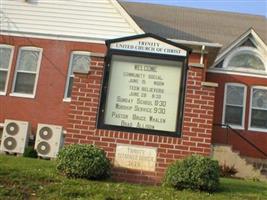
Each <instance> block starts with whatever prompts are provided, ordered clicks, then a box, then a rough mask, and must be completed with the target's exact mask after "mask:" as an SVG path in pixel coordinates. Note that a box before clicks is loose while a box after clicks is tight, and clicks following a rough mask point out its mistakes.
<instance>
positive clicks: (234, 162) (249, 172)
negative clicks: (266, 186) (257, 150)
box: [213, 145, 267, 180]
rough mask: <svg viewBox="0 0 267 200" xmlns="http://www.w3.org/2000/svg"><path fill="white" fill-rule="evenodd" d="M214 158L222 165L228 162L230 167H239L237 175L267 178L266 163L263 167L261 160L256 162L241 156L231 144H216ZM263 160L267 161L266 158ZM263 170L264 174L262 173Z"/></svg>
mask: <svg viewBox="0 0 267 200" xmlns="http://www.w3.org/2000/svg"><path fill="white" fill-rule="evenodd" d="M213 158H214V159H216V160H218V161H219V163H220V165H224V164H226V165H227V166H229V167H231V166H234V167H235V168H236V169H237V173H236V174H235V176H236V177H240V178H251V179H255V178H257V179H260V180H267V176H265V173H266V175H267V170H266V171H265V163H264V168H263V164H262V163H261V164H259V162H257V163H256V162H255V160H252V159H246V158H245V157H242V156H240V154H239V152H237V151H233V149H232V147H231V146H229V145H214V146H213ZM263 161H264V162H265V160H263ZM266 164H267V162H266ZM254 165H255V167H254ZM262 170H263V172H264V176H263V175H262V174H261V171H262Z"/></svg>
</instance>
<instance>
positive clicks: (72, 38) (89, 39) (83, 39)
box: [0, 30, 105, 44]
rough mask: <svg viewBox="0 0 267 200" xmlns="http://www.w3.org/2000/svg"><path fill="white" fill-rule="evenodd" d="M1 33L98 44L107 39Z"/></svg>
mask: <svg viewBox="0 0 267 200" xmlns="http://www.w3.org/2000/svg"><path fill="white" fill-rule="evenodd" d="M0 34H1V35H7V36H18V37H28V38H38V39H49V40H61V41H71V42H86V43H96V44H105V39H100V38H89V37H88V38H86V37H79V36H72V37H69V36H62V35H60V36H59V35H53V34H37V33H30V32H29V33H26V32H18V31H12V32H10V31H3V30H2V31H0Z"/></svg>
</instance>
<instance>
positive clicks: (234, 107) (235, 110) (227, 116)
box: [223, 83, 246, 128]
mask: <svg viewBox="0 0 267 200" xmlns="http://www.w3.org/2000/svg"><path fill="white" fill-rule="evenodd" d="M245 103H246V86H245V85H242V84H238V83H227V84H226V85H225V93H224V110H223V124H228V125H231V126H232V127H233V128H244V116H245Z"/></svg>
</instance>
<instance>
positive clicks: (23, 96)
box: [9, 93, 35, 99]
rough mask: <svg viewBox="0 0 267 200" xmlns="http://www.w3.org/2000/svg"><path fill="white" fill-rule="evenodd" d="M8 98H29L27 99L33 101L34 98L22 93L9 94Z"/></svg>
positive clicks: (31, 95)
mask: <svg viewBox="0 0 267 200" xmlns="http://www.w3.org/2000/svg"><path fill="white" fill-rule="evenodd" d="M9 96H12V97H22V98H29V99H34V97H35V96H34V95H33V94H22V93H11V94H9Z"/></svg>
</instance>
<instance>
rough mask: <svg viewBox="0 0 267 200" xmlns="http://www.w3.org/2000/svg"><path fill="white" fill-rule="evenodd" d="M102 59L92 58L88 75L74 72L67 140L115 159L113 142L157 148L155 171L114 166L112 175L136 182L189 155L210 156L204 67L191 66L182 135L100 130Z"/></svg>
mask: <svg viewBox="0 0 267 200" xmlns="http://www.w3.org/2000/svg"><path fill="white" fill-rule="evenodd" d="M103 64H104V63H103V59H102V58H95V57H94V58H93V59H92V61H91V68H90V72H89V74H88V75H81V74H76V75H75V78H74V86H73V93H72V101H71V105H70V112H69V120H68V128H67V132H68V133H67V136H66V143H67V144H71V143H88V144H95V145H97V146H98V147H101V148H103V149H104V150H105V151H106V152H107V156H108V157H109V158H110V159H111V161H112V162H114V157H115V150H116V144H117V143H122V144H131V145H143V146H147V147H157V153H158V155H157V162H156V171H155V172H145V171H138V170H127V169H114V170H113V175H114V178H116V179H117V180H121V181H125V180H127V181H130V182H137V183H158V182H160V180H161V178H162V176H163V174H164V171H165V169H166V167H167V166H168V165H169V164H170V163H172V162H173V161H174V160H176V159H179V158H183V157H185V156H187V155H189V154H193V153H197V154H202V155H207V156H208V155H210V153H211V130H212V119H213V106H214V95H215V89H214V88H209V87H203V86H201V82H202V81H203V77H202V76H203V73H202V70H203V68H194V67H190V69H189V71H188V80H187V87H186V88H187V91H186V99H185V108H184V124H183V131H182V137H181V138H174V137H166V136H158V135H147V134H140V133H129V132H119V131H111V130H99V129H97V128H96V123H97V122H96V120H97V112H98V105H99V98H100V91H101V81H102V75H103Z"/></svg>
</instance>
